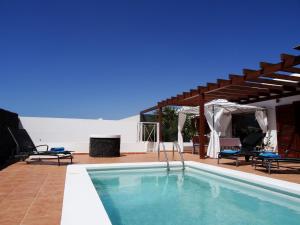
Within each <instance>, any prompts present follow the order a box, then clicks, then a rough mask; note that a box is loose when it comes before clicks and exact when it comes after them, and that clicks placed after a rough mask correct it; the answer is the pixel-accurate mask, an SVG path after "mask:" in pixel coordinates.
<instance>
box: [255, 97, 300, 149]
mask: <svg viewBox="0 0 300 225" xmlns="http://www.w3.org/2000/svg"><path fill="white" fill-rule="evenodd" d="M295 101H300V95H296V96H292V97H286V98H281V99H279V102H276V99H274V100H269V101H263V102H257V103H254V104H252V105H255V106H260V107H264V108H267V109H268V110H267V114H268V123H269V125H268V127H269V130H270V131H271V142H272V143H273V147H274V148H275V149H276V150H277V148H278V146H277V126H276V106H280V105H289V104H292V103H293V102H295Z"/></svg>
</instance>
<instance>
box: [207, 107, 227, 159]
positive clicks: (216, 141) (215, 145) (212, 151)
mask: <svg viewBox="0 0 300 225" xmlns="http://www.w3.org/2000/svg"><path fill="white" fill-rule="evenodd" d="M205 117H206V120H207V123H208V125H209V128H210V130H211V133H210V141H209V144H208V148H207V155H208V156H209V157H211V158H217V157H218V152H219V151H220V148H221V147H220V138H219V137H220V135H221V134H222V133H223V134H224V133H225V132H226V130H227V128H228V126H229V124H230V122H231V118H232V116H231V113H229V112H226V111H225V109H223V108H220V107H214V108H213V110H205Z"/></svg>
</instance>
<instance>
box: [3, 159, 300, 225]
mask: <svg viewBox="0 0 300 225" xmlns="http://www.w3.org/2000/svg"><path fill="white" fill-rule="evenodd" d="M161 158H163V157H161ZM169 158H170V159H172V157H171V154H170V155H169ZM184 158H185V160H192V161H198V162H202V163H207V164H211V165H217V161H216V160H213V159H205V160H200V159H199V158H198V156H197V155H191V154H188V153H186V154H184ZM175 159H177V158H176V157H175ZM150 161H157V155H156V154H154V153H147V154H124V155H122V156H121V157H119V158H91V157H89V156H88V155H75V159H74V163H124V162H150ZM221 163H222V164H220V165H219V166H221V167H226V168H230V169H235V170H239V171H244V172H250V173H255V174H258V175H262V176H270V175H268V174H267V173H266V172H265V170H264V169H259V170H254V169H253V168H252V167H251V166H250V165H248V164H242V165H240V166H239V167H235V166H234V165H233V164H232V161H231V160H222V161H221ZM293 166H295V165H293ZM298 166H299V165H298ZM299 169H300V166H299ZM65 174H66V166H65V165H63V166H57V165H56V163H55V162H46V161H45V162H39V163H32V164H26V163H24V162H18V163H15V164H13V165H11V166H9V167H7V168H5V169H3V170H2V171H0V209H1V210H0V224H1V225H14V224H22V225H35V224H36V225H46V224H49V225H52V224H53V225H57V224H60V218H61V209H62V201H63V192H64V182H65ZM270 177H272V178H277V179H282V180H286V181H291V182H296V183H300V171H299V170H291V169H290V168H289V165H288V164H284V167H282V169H281V170H280V171H278V172H274V173H273V174H272V175H271V176H270Z"/></svg>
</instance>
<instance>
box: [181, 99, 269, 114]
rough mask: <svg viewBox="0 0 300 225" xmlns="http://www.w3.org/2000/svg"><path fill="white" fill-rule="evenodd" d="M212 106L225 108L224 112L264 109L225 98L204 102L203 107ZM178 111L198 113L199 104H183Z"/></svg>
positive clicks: (245, 111)
mask: <svg viewBox="0 0 300 225" xmlns="http://www.w3.org/2000/svg"><path fill="white" fill-rule="evenodd" d="M213 107H215V108H222V109H224V110H225V112H228V113H232V114H235V113H247V112H255V111H257V110H266V109H265V108H262V107H258V106H252V105H244V104H238V103H234V102H229V101H227V100H225V99H215V100H212V101H210V102H207V103H206V104H205V108H209V109H211V108H213ZM178 112H179V113H184V114H193V115H199V106H195V107H191V106H183V107H181V108H179V109H178Z"/></svg>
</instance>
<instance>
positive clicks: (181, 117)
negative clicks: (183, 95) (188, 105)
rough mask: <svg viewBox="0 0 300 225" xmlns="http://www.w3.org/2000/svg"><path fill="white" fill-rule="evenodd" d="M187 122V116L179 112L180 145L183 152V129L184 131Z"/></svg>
mask: <svg viewBox="0 0 300 225" xmlns="http://www.w3.org/2000/svg"><path fill="white" fill-rule="evenodd" d="M185 121H186V114H185V113H182V112H179V114H178V144H179V146H180V150H181V151H183V136H182V129H183V126H184V123H185Z"/></svg>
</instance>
